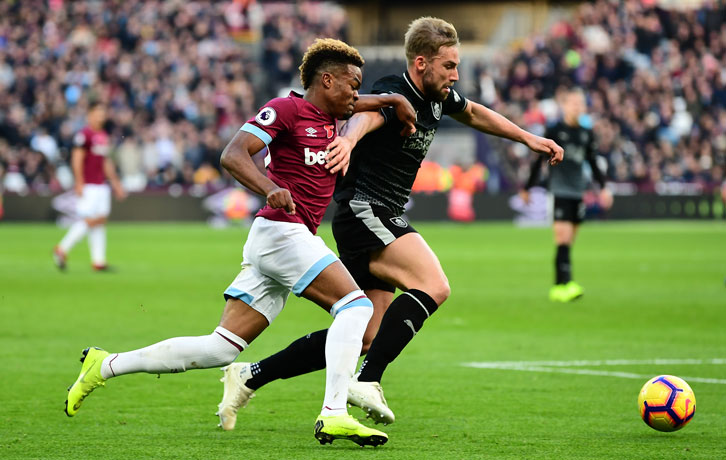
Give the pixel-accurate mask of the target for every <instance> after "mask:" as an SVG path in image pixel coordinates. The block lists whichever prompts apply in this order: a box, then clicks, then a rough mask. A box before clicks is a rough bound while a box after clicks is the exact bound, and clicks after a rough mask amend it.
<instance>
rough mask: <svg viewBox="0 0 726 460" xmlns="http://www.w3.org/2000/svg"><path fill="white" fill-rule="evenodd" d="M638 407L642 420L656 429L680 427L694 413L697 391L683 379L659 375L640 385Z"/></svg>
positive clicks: (668, 429)
mask: <svg viewBox="0 0 726 460" xmlns="http://www.w3.org/2000/svg"><path fill="white" fill-rule="evenodd" d="M638 410H639V411H640V416H641V417H642V418H643V421H644V422H645V423H646V424H647V425H648V426H649V427H651V428H653V429H655V430H658V431H676V430H680V429H681V428H683V427H684V426H686V424H687V423H688V422H690V421H691V419H693V416H694V415H695V414H696V395H695V394H694V393H693V390H691V387H690V386H688V384H687V383H686V381H685V380H683V379H681V378H679V377H675V376H673V375H659V376H657V377H653V378H652V379H650V380H648V381H647V382H646V383H645V385H643V388H642V389H641V390H640V394H639V395H638Z"/></svg>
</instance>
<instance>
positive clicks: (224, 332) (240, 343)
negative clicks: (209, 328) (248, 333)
mask: <svg viewBox="0 0 726 460" xmlns="http://www.w3.org/2000/svg"><path fill="white" fill-rule="evenodd" d="M214 332H216V333H217V334H219V335H221V336H222V337H223V338H224V339H226V340H227V341H228V342H229V343H231V344H232V345H234V346H236V347H237V349H238V350H239V351H240V352H241V351H243V350H244V349H245V348H247V347H249V344H248V343H247V341H246V340H245V339H243V338H242V337H240V336H238V335H237V334H235V333H233V332H231V331H230V330H228V329H225V328H223V327H222V326H217V327H216V328H215V329H214Z"/></svg>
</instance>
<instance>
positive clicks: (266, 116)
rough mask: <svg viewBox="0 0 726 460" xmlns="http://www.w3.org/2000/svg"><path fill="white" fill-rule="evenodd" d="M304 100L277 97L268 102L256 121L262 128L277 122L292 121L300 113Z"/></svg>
mask: <svg viewBox="0 0 726 460" xmlns="http://www.w3.org/2000/svg"><path fill="white" fill-rule="evenodd" d="M302 101H303V99H302V98H298V97H293V96H292V94H291V95H290V96H286V97H276V98H273V99H270V100H269V101H267V103H266V104H265V105H263V106H262V107H261V108H260V110H259V111H258V112H257V115H255V118H254V120H255V121H256V122H257V123H258V124H260V125H262V126H270V125H272V124H273V123H275V122H276V121H281V120H290V119H291V118H294V117H296V116H297V115H298V113H299V112H300V107H301V105H302V104H301V102H302Z"/></svg>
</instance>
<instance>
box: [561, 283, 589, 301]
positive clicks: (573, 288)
mask: <svg viewBox="0 0 726 460" xmlns="http://www.w3.org/2000/svg"><path fill="white" fill-rule="evenodd" d="M564 292H565V293H564V300H563V301H564V302H572V301H573V300H577V299H579V298H580V297H582V295H583V294H584V293H585V289H583V287H582V286H580V285H579V284H578V283H576V282H575V281H570V282H569V283H567V284H565V291H564Z"/></svg>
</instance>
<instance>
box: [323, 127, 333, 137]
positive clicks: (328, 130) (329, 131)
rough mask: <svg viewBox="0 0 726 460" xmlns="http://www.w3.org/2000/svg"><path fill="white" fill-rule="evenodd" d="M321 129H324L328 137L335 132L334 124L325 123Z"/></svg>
mask: <svg viewBox="0 0 726 460" xmlns="http://www.w3.org/2000/svg"><path fill="white" fill-rule="evenodd" d="M323 129H325V134H327V135H328V139H330V138H331V137H333V134H335V125H325V126H323Z"/></svg>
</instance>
